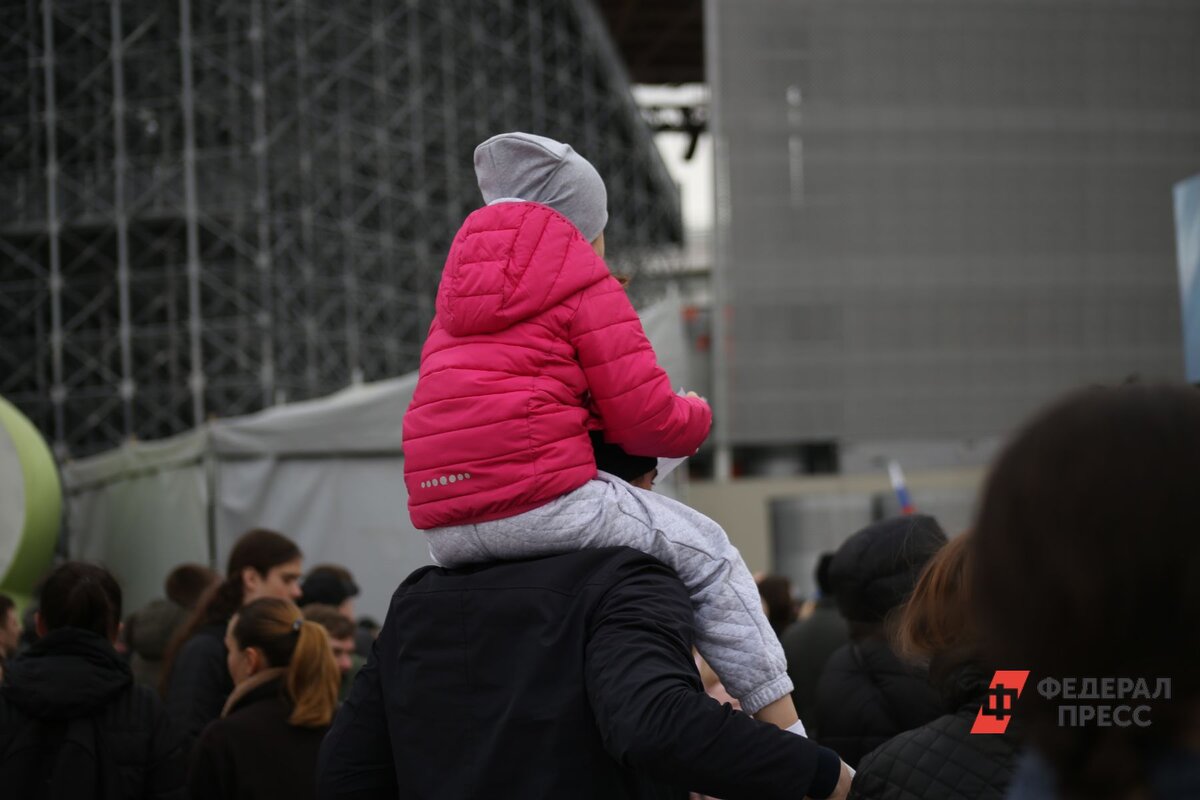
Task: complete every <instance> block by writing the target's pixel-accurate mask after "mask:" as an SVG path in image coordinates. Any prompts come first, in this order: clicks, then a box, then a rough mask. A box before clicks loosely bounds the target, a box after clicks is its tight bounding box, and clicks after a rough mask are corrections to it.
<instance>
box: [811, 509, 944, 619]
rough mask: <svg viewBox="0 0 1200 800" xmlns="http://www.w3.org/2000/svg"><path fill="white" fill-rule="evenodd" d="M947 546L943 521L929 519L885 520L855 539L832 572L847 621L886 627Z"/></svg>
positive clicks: (920, 516)
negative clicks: (886, 621) (884, 623)
mask: <svg viewBox="0 0 1200 800" xmlns="http://www.w3.org/2000/svg"><path fill="white" fill-rule="evenodd" d="M945 543H946V534H945V532H944V531H942V527H941V525H939V524H938V521H937V520H936V519H934V518H933V517H930V516H925V515H923V514H913V515H910V516H904V517H893V518H891V519H885V520H882V521H880V522H876V523H874V524H873V525H868V526H867V527H865V528H863V529H862V530H860V531H859V532H858V533H856V534H854V535H853V536H851V537H850V538H849V539H847V540H846V541H845V543H844V544H842V546H841V547H839V548H838V551H837V553H835V554H834V556H833V563H832V564H830V567H829V582H830V584H831V585H832V586H833V593H834V596H835V597H837V604H838V608H839V609H840V610H841V612H842V616H844V617H845V618H846V619H848V620H850V621H851V622H867V623H872V622H882V621H883V619H884V617H886V616H887V614H888V612H889V611H891V610H892V609H893V608H896V607H898V606H901V605H903V604H904V603H905V602H907V601H908V596H909V595H910V594H912V590H913V588H914V587H915V586H916V584H917V578H918V577H920V575H921V570H922V569H924V568H925V564H926V563H927V562H928V561H929V559H931V558H932V557H933V555H934V554H935V553H936V552H937V551H938V550H939V549H941V547H942V545H944V544H945Z"/></svg>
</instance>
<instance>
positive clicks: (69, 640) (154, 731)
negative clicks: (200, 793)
mask: <svg viewBox="0 0 1200 800" xmlns="http://www.w3.org/2000/svg"><path fill="white" fill-rule="evenodd" d="M185 769H186V756H185V754H184V752H183V749H182V747H181V745H180V740H179V737H178V736H177V735H176V734H175V733H174V732H173V731H172V730H171V727H170V725H169V724H168V722H167V717H166V715H165V714H164V713H163V711H162V709H161V707H160V706H159V703H158V698H157V697H155V696H154V693H153V692H151V691H150V690H149V689H147V688H146V687H144V686H137V685H135V684H134V682H133V676H132V674H131V673H130V671H129V667H128V666H127V665H126V664H125V662H124V661H122V660H121V657H120V656H118V655H117V653H116V651H115V650H113V648H112V645H111V644H109V642H108V641H106V640H105V639H104V638H103V637H102V636H99V635H97V634H95V633H92V632H90V631H84V630H79V629H77V628H61V629H59V630H56V631H53V632H51V633H50V634H48V635H47V636H45V637H43V638H42V639H40V640H38V642H37V643H36V644H34V645H33V646H32V647H31V648H29V650H28V651H26V652H25V653H23V654H22V655H21V656H19V657H18V658H16V659H14V660H12V661H10V662H9V663H8V665H7V668H6V672H5V679H4V685H3V687H0V792H2V793H3V795H4V797H6V798H7V797H12V798H14V799H15V798H20V800H40V799H41V798H55V799H56V800H57V799H58V798H64V800H65V798H70V799H71V800H77V799H78V800H86V799H87V798H106V800H112V799H115V798H130V800H132V799H133V798H137V799H138V800H143V799H145V798H158V799H159V800H168V799H169V800H179V799H180V798H182V797H183V796H184V777H185Z"/></svg>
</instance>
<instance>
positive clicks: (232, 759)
mask: <svg viewBox="0 0 1200 800" xmlns="http://www.w3.org/2000/svg"><path fill="white" fill-rule="evenodd" d="M225 646H226V648H227V649H228V651H229V657H228V666H229V674H230V676H231V677H232V679H233V682H234V684H235V688H234V690H233V693H232V694H231V695H230V696H229V699H228V700H227V701H226V703H225V708H224V710H223V711H222V712H221V719H219V720H218V721H217V722H214V723H213V724H212V725H210V726H208V728H207V729H206V730H205V731H204V735H203V736H201V737H200V741H199V743H198V744H197V746H196V753H195V759H194V761H193V764H192V772H191V777H190V779H189V785H190V789H191V795H192V797H194V798H205V799H206V800H208V799H209V798H211V799H212V800H221V798H229V799H230V800H234V799H235V798H236V799H237V800H255V798H275V797H286V798H288V800H306V798H314V797H315V796H316V764H317V752H318V750H320V748H321V740H322V739H323V738H324V737H325V732H326V731H327V730H329V725H330V723H331V722H332V721H333V713H334V711H335V710H336V709H337V695H338V686H339V684H340V681H341V674H340V672H339V671H338V667H337V664H336V663H335V662H334V660H333V653H332V651H331V649H330V646H329V639H328V637H327V636H326V635H325V629H324V628H322V627H321V626H320V625H318V624H317V623H315V622H309V621H307V620H305V619H304V617H303V615H302V614H301V613H300V609H299V608H297V607H296V605H295V604H294V603H290V602H288V601H286V600H278V599H274V598H264V599H261V600H255V601H254V602H252V603H250V604H249V605H246V606H244V607H243V608H242V609H241V610H240V611H238V612H237V613H236V614H235V615H234V616H233V619H231V620H230V621H229V626H228V629H227V630H226V633H225Z"/></svg>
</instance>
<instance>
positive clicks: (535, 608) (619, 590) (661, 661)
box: [318, 548, 839, 800]
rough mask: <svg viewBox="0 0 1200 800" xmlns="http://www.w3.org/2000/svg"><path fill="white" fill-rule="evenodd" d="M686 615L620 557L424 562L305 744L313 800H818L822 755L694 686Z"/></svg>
mask: <svg viewBox="0 0 1200 800" xmlns="http://www.w3.org/2000/svg"><path fill="white" fill-rule="evenodd" d="M691 646H692V606H691V602H690V601H689V599H688V595H687V591H686V590H685V589H684V587H683V584H681V583H680V582H679V579H678V578H677V577H676V576H675V574H674V573H673V572H671V571H670V570H669V569H667V568H666V567H665V566H663V565H662V564H660V563H659V562H657V561H655V560H654V559H652V558H650V557H649V556H646V555H643V554H641V553H638V552H635V551H633V550H629V549H627V548H609V549H604V550H585V551H581V552H578V553H572V554H569V555H561V556H554V557H552V558H545V559H538V560H533V561H523V562H511V563H505V564H492V565H481V566H477V567H472V568H466V569H461V570H453V571H449V570H445V569H439V568H434V567H428V568H425V569H422V570H418V571H417V572H416V573H414V574H413V575H412V576H410V577H409V578H408V580H406V581H405V582H404V583H403V584H401V586H400V588H399V589H398V590H397V591H396V594H395V595H394V596H393V597H392V602H391V608H390V610H389V611H388V615H387V620H386V621H385V622H384V626H383V631H382V633H381V634H380V636H379V638H378V639H377V640H376V642H375V647H374V649H373V650H372V653H371V657H370V660H369V661H368V662H367V664H366V666H365V667H363V669H362V670H361V671H360V672H359V674H358V677H357V678H356V680H355V682H354V687H353V688H352V690H351V692H350V697H349V699H348V700H347V701H346V704H345V705H344V706H343V707H342V709H341V711H340V712H339V713H338V715H337V717H336V718H335V720H334V724H333V729H332V730H331V731H330V733H329V736H328V737H327V738H326V740H325V745H324V746H323V748H322V750H321V760H320V772H319V783H318V786H319V789H318V796H319V797H321V798H384V797H388V798H394V797H396V796H400V797H405V798H414V799H416V798H430V799H431V800H433V799H436V800H458V799H459V798H478V797H498V798H501V797H502V798H509V797H514V798H515V797H520V798H531V799H536V798H559V797H570V798H572V799H573V800H589V799H590V798H596V800H599V799H600V798H604V800H615V799H616V798H684V797H686V792H687V790H688V789H695V790H699V791H703V792H705V793H707V794H711V795H716V796H720V797H724V798H727V800H738V798H755V799H756V800H771V799H772V798H788V800H798V798H801V797H804V796H805V795H810V796H813V797H826V796H828V794H829V792H830V791H832V789H833V787H834V785H835V784H836V782H837V776H838V769H839V765H838V763H837V757H836V755H835V754H833V753H832V752H830V751H828V750H826V749H824V748H821V747H818V746H816V745H815V744H814V743H812V742H811V741H809V740H807V739H804V738H802V737H798V736H794V735H793V734H790V733H785V732H783V731H780V730H778V729H776V728H774V727H771V726H769V725H764V724H762V723H758V722H756V721H754V720H753V719H751V718H750V717H748V716H745V715H743V714H741V713H738V712H734V711H733V710H732V709H731V708H730V707H729V706H727V705H725V706H723V705H720V704H719V703H717V701H715V700H713V699H712V698H710V697H708V696H707V695H705V694H704V693H703V691H702V688H701V684H700V678H699V675H698V674H697V672H696V667H695V662H694V661H693V660H692V654H691Z"/></svg>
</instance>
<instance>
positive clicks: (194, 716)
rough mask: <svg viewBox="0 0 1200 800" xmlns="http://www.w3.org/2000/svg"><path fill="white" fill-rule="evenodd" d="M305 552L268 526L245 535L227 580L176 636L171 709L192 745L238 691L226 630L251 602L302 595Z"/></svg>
mask: <svg viewBox="0 0 1200 800" xmlns="http://www.w3.org/2000/svg"><path fill="white" fill-rule="evenodd" d="M303 571H304V563H303V556H302V555H301V553H300V548H299V547H297V546H296V543H295V542H293V541H292V540H291V539H289V538H287V537H286V536H284V535H282V534H279V533H276V532H274V531H268V530H263V529H256V530H252V531H250V532H249V533H246V534H243V535H242V537H241V538H240V539H238V540H237V543H236V544H235V545H234V547H233V551H232V552H231V553H230V554H229V565H228V569H227V570H226V572H225V580H223V581H222V582H221V583H218V584H217V585H216V586H215V587H213V588H212V589H210V590H209V592H208V594H206V595H205V597H204V599H203V600H201V601H200V604H199V605H198V606H197V607H196V610H195V611H194V612H193V613H192V616H191V617H190V618H189V619H188V621H187V623H186V624H184V625H183V627H182V628H181V629H180V630H179V632H178V633H176V634H175V637H174V638H173V639H172V641H171V644H170V646H169V647H168V649H167V655H166V658H165V659H164V662H165V663H164V668H163V682H162V689H163V693H164V696H165V697H166V704H167V710H168V712H170V714H171V716H172V718H173V719H174V720H175V722H176V724H178V725H179V727H180V728H181V729H182V731H183V734H184V736H185V737H186V739H187V741H188V742H189V743H190V742H191V741H194V740H195V738H196V737H197V736H199V735H200V732H201V731H202V730H204V726H205V725H207V724H208V723H210V722H212V721H213V720H214V719H216V718H217V717H218V716H219V715H220V713H221V708H222V707H223V706H224V705H225V700H226V698H228V697H229V693H230V692H231V691H233V683H232V682H231V681H230V679H229V670H228V669H227V668H226V665H225V657H226V652H225V629H226V627H227V626H228V624H229V620H230V618H231V617H232V616H233V615H234V613H236V612H237V610H238V609H239V608H241V607H242V606H243V605H245V604H246V603H250V602H253V601H254V600H257V599H259V598H261V597H276V598H280V599H283V600H295V599H297V598H298V597H299V596H300V576H301V575H302V574H303Z"/></svg>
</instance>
